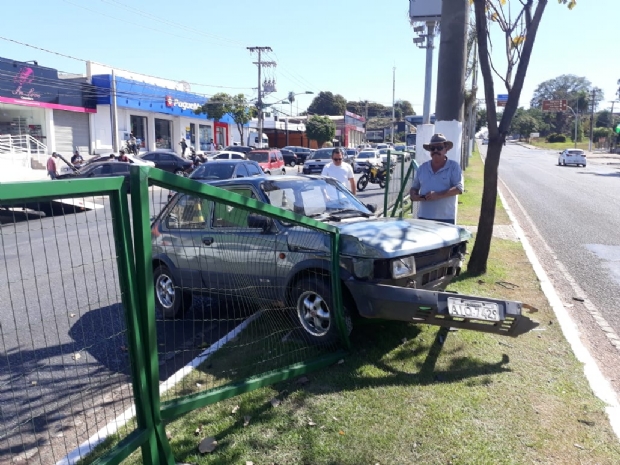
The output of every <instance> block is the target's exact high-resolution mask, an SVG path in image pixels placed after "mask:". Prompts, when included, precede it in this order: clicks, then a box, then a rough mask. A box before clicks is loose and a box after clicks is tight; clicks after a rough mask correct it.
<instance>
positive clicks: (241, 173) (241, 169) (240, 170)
mask: <svg viewBox="0 0 620 465" xmlns="http://www.w3.org/2000/svg"><path fill="white" fill-rule="evenodd" d="M248 176H249V174H248V170H247V169H245V165H244V164H243V163H240V164H239V165H237V172H236V173H235V177H236V178H245V177H248Z"/></svg>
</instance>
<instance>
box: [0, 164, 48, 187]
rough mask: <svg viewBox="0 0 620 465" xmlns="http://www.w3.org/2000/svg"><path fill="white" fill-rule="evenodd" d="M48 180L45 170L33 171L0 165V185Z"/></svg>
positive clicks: (9, 165)
mask: <svg viewBox="0 0 620 465" xmlns="http://www.w3.org/2000/svg"><path fill="white" fill-rule="evenodd" d="M46 179H49V177H48V176H47V172H46V171H45V170H33V169H29V168H24V167H21V166H14V165H12V164H8V163H7V164H0V183H6V182H19V181H43V180H46Z"/></svg>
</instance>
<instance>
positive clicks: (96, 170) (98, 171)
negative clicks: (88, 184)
mask: <svg viewBox="0 0 620 465" xmlns="http://www.w3.org/2000/svg"><path fill="white" fill-rule="evenodd" d="M109 166H110V165H103V166H97V167H96V168H94V169H92V170H90V173H88V174H89V175H90V176H101V175H102V174H103V169H104V168H107V172H108V173H109V172H110V167H109Z"/></svg>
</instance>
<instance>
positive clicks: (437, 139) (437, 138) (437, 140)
mask: <svg viewBox="0 0 620 465" xmlns="http://www.w3.org/2000/svg"><path fill="white" fill-rule="evenodd" d="M441 143H443V144H444V145H445V146H446V149H448V150H450V149H451V148H452V147H454V144H453V143H452V142H451V141H449V140H448V139H446V136H444V135H443V134H433V137H431V141H430V142H429V143H428V144H424V145H423V147H424V150H428V151H429V152H430V150H431V145H434V144H441Z"/></svg>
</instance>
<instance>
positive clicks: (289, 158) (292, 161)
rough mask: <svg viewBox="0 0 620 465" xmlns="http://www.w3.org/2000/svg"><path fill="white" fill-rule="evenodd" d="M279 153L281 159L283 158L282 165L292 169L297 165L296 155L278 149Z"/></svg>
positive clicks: (290, 151)
mask: <svg viewBox="0 0 620 465" xmlns="http://www.w3.org/2000/svg"><path fill="white" fill-rule="evenodd" d="M280 153H281V154H282V158H284V164H285V165H288V166H290V167H291V168H294V167H295V165H297V164H299V158H298V157H297V154H296V153H295V152H293V151H292V150H289V149H280Z"/></svg>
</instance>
